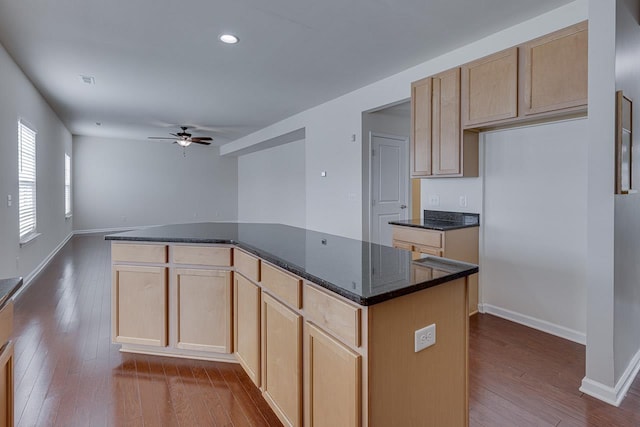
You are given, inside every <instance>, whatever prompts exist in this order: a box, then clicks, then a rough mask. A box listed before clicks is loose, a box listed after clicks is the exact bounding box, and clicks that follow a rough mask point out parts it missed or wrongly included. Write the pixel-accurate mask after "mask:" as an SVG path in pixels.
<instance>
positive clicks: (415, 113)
mask: <svg viewBox="0 0 640 427" xmlns="http://www.w3.org/2000/svg"><path fill="white" fill-rule="evenodd" d="M431 96H432V90H431V77H427V78H426V79H422V80H419V81H417V82H413V83H412V84H411V123H412V126H411V129H412V132H411V175H412V176H414V177H422V176H430V175H431V120H432V118H431Z"/></svg>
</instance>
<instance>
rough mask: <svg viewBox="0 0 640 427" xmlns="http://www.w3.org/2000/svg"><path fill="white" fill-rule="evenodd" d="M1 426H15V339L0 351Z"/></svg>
mask: <svg viewBox="0 0 640 427" xmlns="http://www.w3.org/2000/svg"><path fill="white" fill-rule="evenodd" d="M0 426H1V427H5V426H13V341H9V342H8V343H7V346H6V347H5V348H4V350H3V351H2V353H0Z"/></svg>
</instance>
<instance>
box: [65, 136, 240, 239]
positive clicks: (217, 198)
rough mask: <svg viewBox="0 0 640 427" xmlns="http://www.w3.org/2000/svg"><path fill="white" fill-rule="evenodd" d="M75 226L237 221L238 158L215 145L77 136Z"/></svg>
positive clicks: (96, 226) (82, 227) (107, 227)
mask: <svg viewBox="0 0 640 427" xmlns="http://www.w3.org/2000/svg"><path fill="white" fill-rule="evenodd" d="M73 148H74V160H73V170H74V173H73V181H74V192H73V195H74V200H73V208H74V220H75V221H74V228H75V230H100V229H111V228H123V227H135V226H147V225H159V224H169V223H182V222H203V221H233V220H236V219H237V212H238V195H237V194H238V181H237V173H238V172H237V159H236V158H234V157H228V158H222V157H220V156H219V154H218V148H217V147H215V146H199V145H196V144H193V145H191V146H190V147H188V148H186V150H185V154H186V156H183V150H182V149H181V148H180V147H178V146H177V145H176V144H172V143H171V141H167V142H158V141H133V140H131V141H128V140H119V139H105V138H97V137H83V136H75V137H74V138H73Z"/></svg>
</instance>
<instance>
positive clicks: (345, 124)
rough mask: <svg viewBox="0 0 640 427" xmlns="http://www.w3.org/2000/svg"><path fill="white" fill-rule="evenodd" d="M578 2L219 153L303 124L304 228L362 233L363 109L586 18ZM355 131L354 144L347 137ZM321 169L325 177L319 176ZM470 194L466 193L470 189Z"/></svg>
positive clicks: (394, 99) (582, 4)
mask: <svg viewBox="0 0 640 427" xmlns="http://www.w3.org/2000/svg"><path fill="white" fill-rule="evenodd" d="M587 12H588V9H587V0H577V1H575V2H573V3H570V4H569V5H567V6H564V7H561V8H559V9H556V10H554V11H551V12H549V13H546V14H544V15H541V16H539V17H537V18H534V19H531V20H529V21H526V22H523V23H521V24H519V25H516V26H514V27H511V28H508V29H506V30H504V31H500V32H498V33H496V34H493V35H491V36H488V37H486V38H484V39H481V40H478V41H477V42H474V43H471V44H469V45H467V46H464V47H461V48H459V49H457V50H455V51H452V52H449V53H447V54H445V55H442V56H440V57H437V58H435V59H432V60H429V61H426V62H424V63H422V64H420V65H418V66H416V67H413V68H410V69H407V70H405V71H402V72H400V73H398V74H395V75H393V76H391V77H388V78H386V79H383V80H380V81H378V82H376V83H374V84H371V85H369V86H365V87H363V88H361V89H358V90H356V91H354V92H351V93H349V94H346V95H344V96H341V97H339V98H336V99H334V100H332V101H329V102H327V103H325V104H322V105H319V106H317V107H314V108H311V109H309V110H307V111H304V112H302V113H299V114H296V115H294V116H291V117H289V118H287V119H285V120H282V121H280V122H278V123H275V124H273V125H271V126H269V127H267V128H264V129H262V130H260V131H258V132H255V133H253V134H251V135H248V136H246V137H244V138H241V139H239V140H236V141H234V142H232V143H229V144H226V145H224V146H223V147H222V148H221V153H222V154H223V155H226V154H232V153H234V152H236V151H240V150H242V149H245V148H246V147H249V146H253V145H256V144H260V143H261V142H262V141H265V140H269V139H271V138H274V137H277V136H279V135H282V134H285V133H287V132H291V131H293V130H295V129H300V128H306V153H305V155H306V174H307V179H306V195H307V203H306V209H307V213H306V215H307V221H306V224H307V228H309V229H312V230H319V231H324V232H328V233H334V234H339V235H344V236H347V237H354V238H361V237H362V228H363V227H362V205H363V194H362V181H361V178H362V170H363V166H362V165H363V163H362V161H363V156H362V135H361V131H362V123H361V121H362V114H361V113H362V112H363V111H369V110H373V109H376V108H379V107H381V106H384V105H390V104H393V103H396V102H398V101H401V100H405V99H408V98H409V97H410V95H411V94H410V83H411V82H412V81H415V80H418V79H420V78H423V77H425V76H429V75H432V74H435V73H438V72H440V71H443V70H446V69H449V68H452V67H455V66H458V65H460V64H463V63H465V62H468V61H471V60H474V59H477V58H480V57H483V56H485V55H488V54H490V53H493V52H496V51H499V50H502V49H505V48H508V47H511V46H514V45H517V44H520V43H522V42H525V41H527V40H530V39H532V38H535V37H538V36H541V35H544V34H547V33H550V32H552V31H555V30H557V29H560V28H564V27H567V26H569V25H572V24H575V23H577V22H580V21H582V20H584V19H587V15H588V13H587ZM352 134H356V142H350V141H351V135H352ZM323 170H326V171H327V173H328V176H327V178H321V177H320V171H323ZM469 193H471V192H469Z"/></svg>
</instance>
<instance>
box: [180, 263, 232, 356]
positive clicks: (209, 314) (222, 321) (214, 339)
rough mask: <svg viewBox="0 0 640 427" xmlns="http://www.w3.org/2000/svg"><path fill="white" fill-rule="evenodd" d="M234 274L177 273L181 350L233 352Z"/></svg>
mask: <svg viewBox="0 0 640 427" xmlns="http://www.w3.org/2000/svg"><path fill="white" fill-rule="evenodd" d="M231 274H232V273H231V272H230V271H225V270H208V269H206V270H204V269H185V268H177V269H175V298H174V300H175V303H176V310H175V316H176V318H175V324H176V331H177V334H176V347H177V348H181V349H187V350H197V351H206V352H214V353H230V352H231V351H232V345H231V334H232V322H231V317H232V316H231V298H232V284H231Z"/></svg>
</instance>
